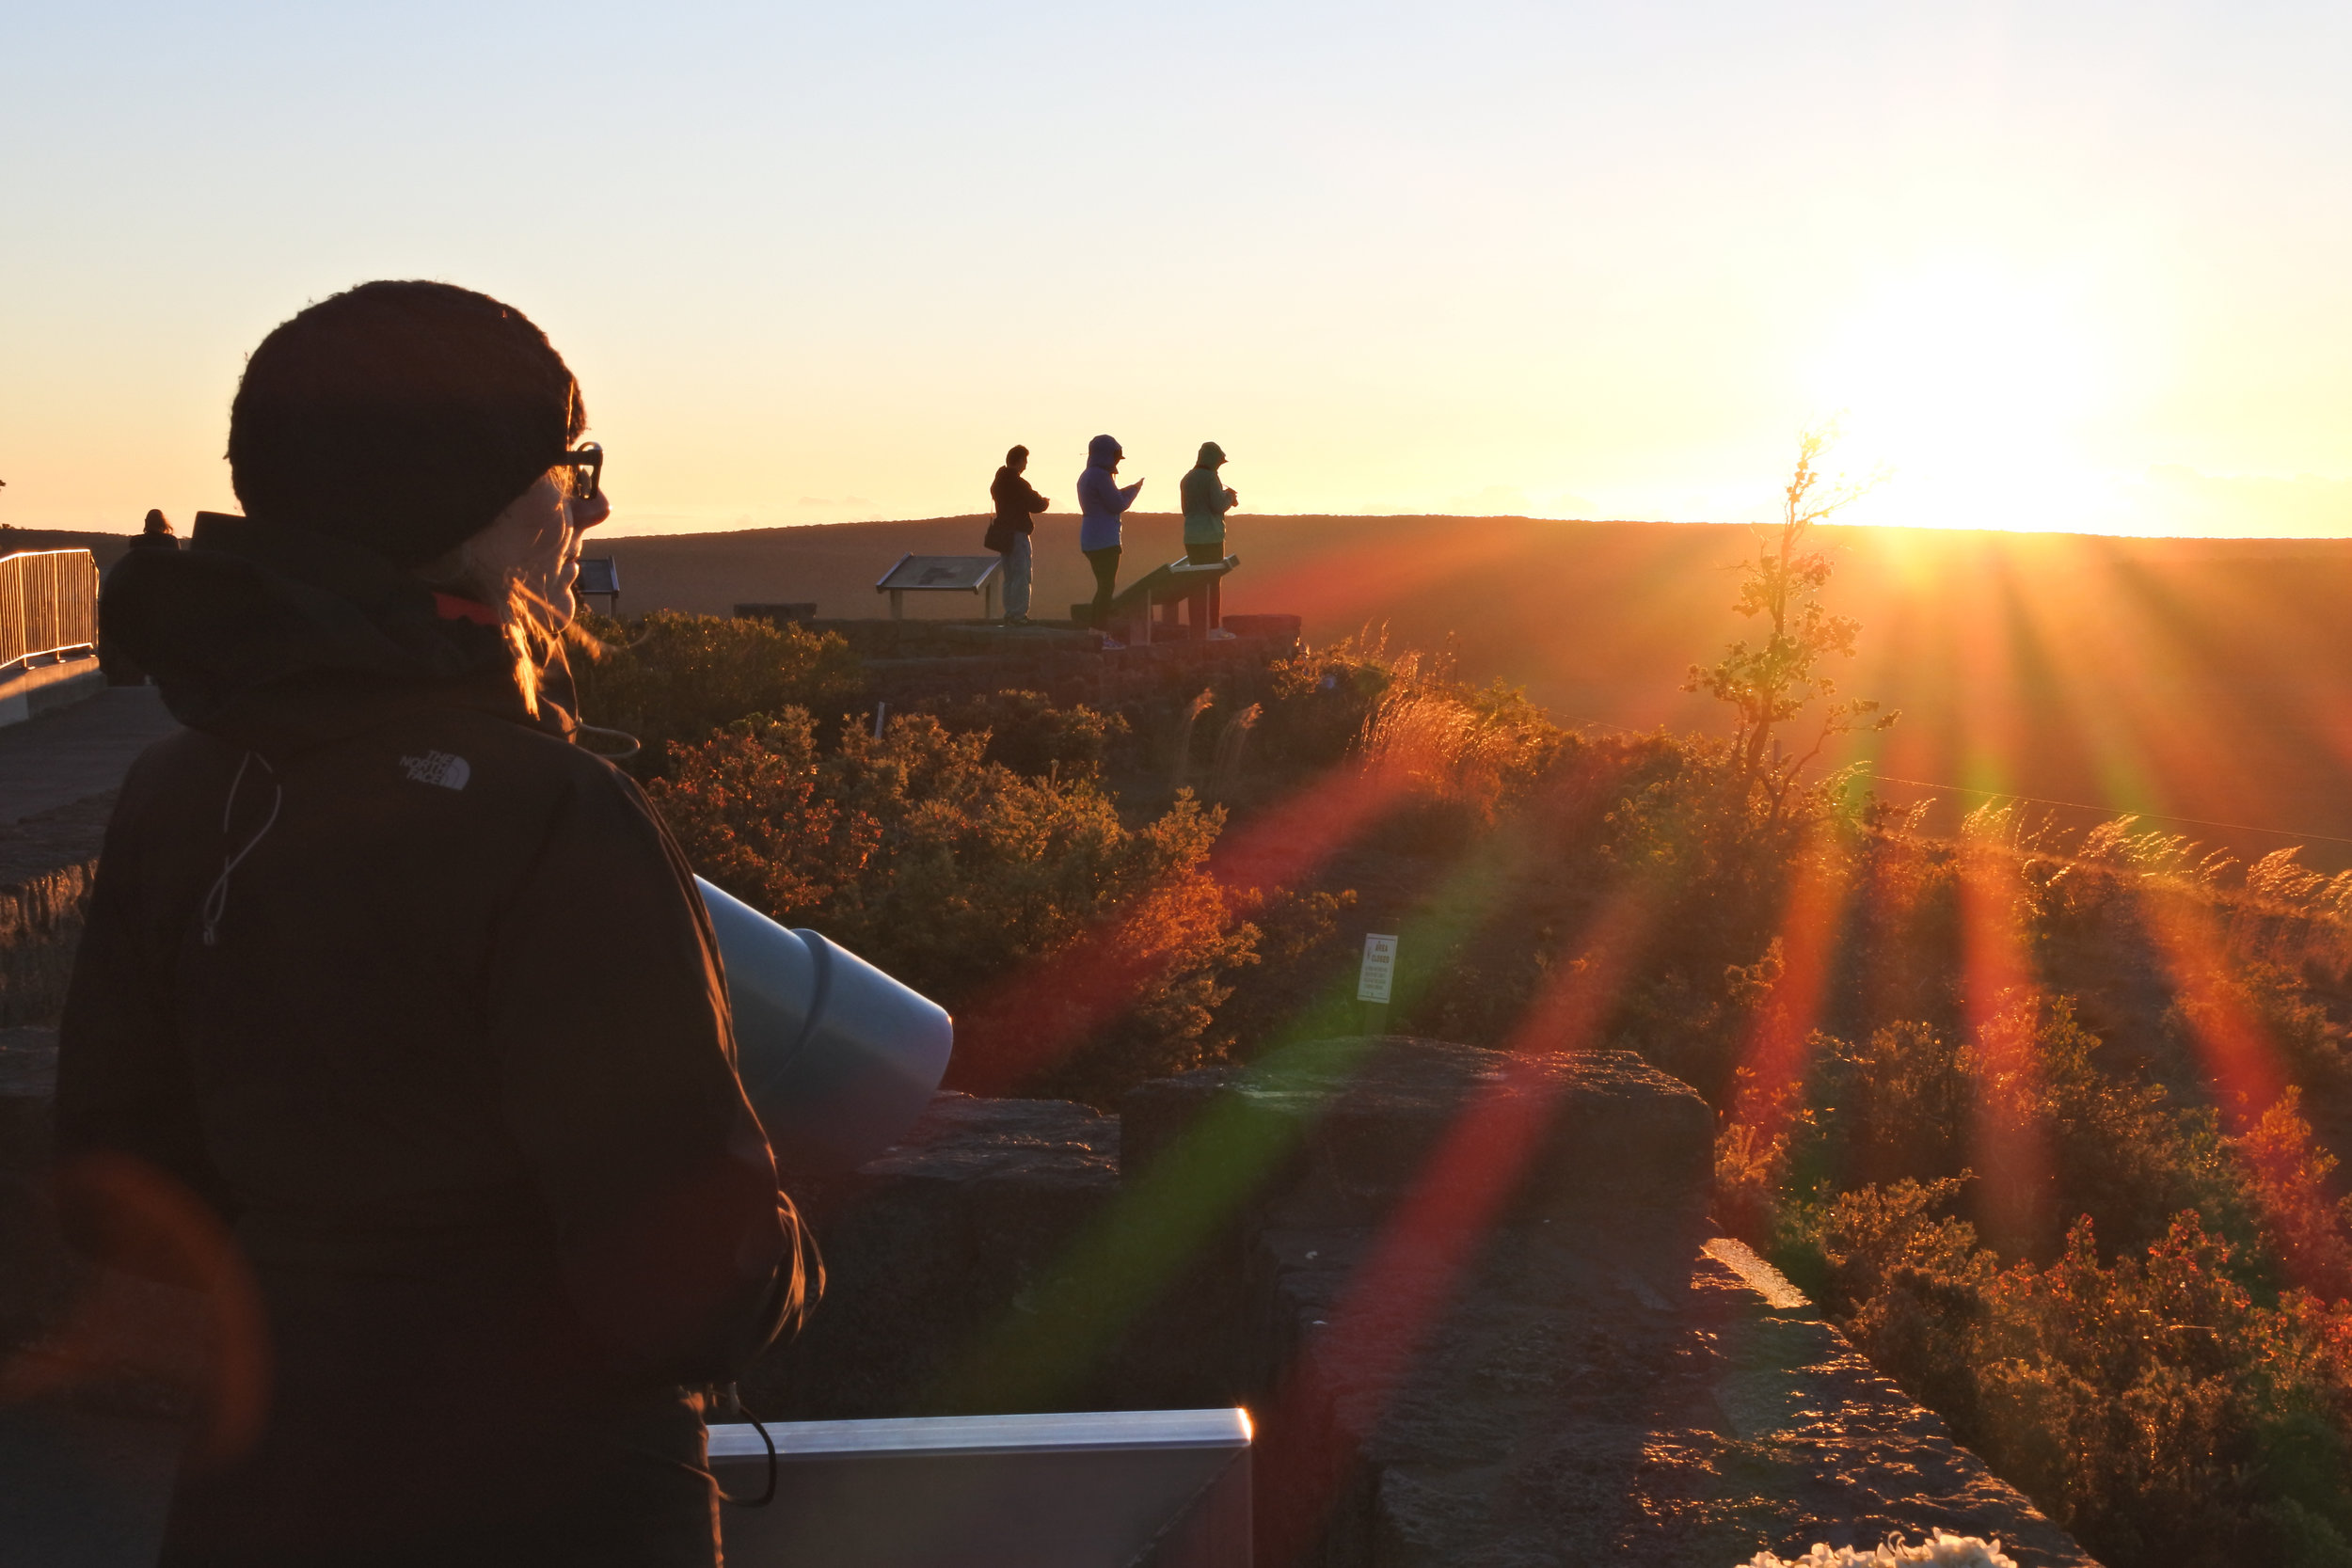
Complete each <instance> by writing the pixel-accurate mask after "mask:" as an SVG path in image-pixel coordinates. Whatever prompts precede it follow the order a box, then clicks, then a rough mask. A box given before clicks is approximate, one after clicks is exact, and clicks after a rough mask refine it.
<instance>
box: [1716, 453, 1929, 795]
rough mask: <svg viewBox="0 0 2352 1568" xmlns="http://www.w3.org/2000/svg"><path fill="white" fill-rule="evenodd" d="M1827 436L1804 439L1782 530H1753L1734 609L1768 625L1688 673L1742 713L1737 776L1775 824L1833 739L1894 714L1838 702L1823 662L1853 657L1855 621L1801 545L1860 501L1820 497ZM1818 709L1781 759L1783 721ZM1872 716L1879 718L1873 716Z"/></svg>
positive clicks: (1818, 557)
mask: <svg viewBox="0 0 2352 1568" xmlns="http://www.w3.org/2000/svg"><path fill="white" fill-rule="evenodd" d="M1829 440H1830V436H1829V435H1828V433H1826V432H1824V431H1819V430H1810V431H1807V432H1805V433H1804V436H1801V437H1800V438H1799V440H1798V445H1797V467H1796V471H1795V473H1794V474H1792V475H1791V476H1790V478H1789V481H1788V487H1787V488H1786V489H1785V490H1784V491H1783V492H1782V507H1781V520H1780V522H1779V524H1778V526H1777V527H1776V528H1773V529H1769V530H1766V529H1759V530H1758V531H1757V534H1758V538H1757V549H1756V555H1755V556H1754V557H1753V558H1752V559H1750V560H1747V561H1744V562H1740V596H1739V597H1738V598H1737V599H1735V600H1733V601H1732V606H1731V608H1732V609H1733V610H1735V611H1737V612H1738V613H1739V614H1740V615H1743V616H1746V617H1747V618H1748V619H1750V620H1756V619H1757V618H1758V617H1761V618H1762V620H1763V621H1764V623H1765V624H1766V625H1767V626H1770V628H1771V629H1770V631H1768V632H1767V633H1766V634H1765V636H1764V639H1763V641H1761V642H1759V643H1757V644H1756V646H1754V647H1751V646H1749V644H1748V643H1747V641H1745V640H1742V641H1738V642H1734V643H1733V644H1732V645H1731V646H1730V647H1729V648H1728V649H1726V650H1725V651H1724V657H1722V658H1720V659H1718V660H1716V662H1715V663H1714V665H1713V666H1712V667H1706V668H1703V667H1701V666H1699V665H1696V664H1693V665H1692V666H1691V673H1690V677H1689V679H1687V680H1686V681H1684V682H1683V689H1684V690H1686V691H1704V692H1706V693H1707V694H1708V695H1709V696H1711V697H1714V698H1716V699H1717V700H1718V701H1720V702H1724V703H1726V704H1728V705H1730V706H1731V709H1732V712H1733V714H1734V715H1735V716H1736V729H1735V732H1734V736H1735V737H1734V740H1733V743H1732V757H1733V770H1732V773H1733V778H1734V779H1735V780H1736V782H1737V784H1739V787H1740V790H1741V791H1742V792H1743V793H1745V792H1748V791H1752V790H1760V791H1761V792H1762V794H1763V795H1764V797H1765V800H1766V801H1767V802H1768V806H1769V810H1770V813H1771V815H1772V816H1774V817H1777V816H1779V815H1780V811H1781V806H1782V802H1783V800H1785V799H1787V797H1788V795H1789V793H1790V791H1791V790H1792V789H1793V788H1794V787H1795V785H1796V783H1797V781H1798V778H1799V777H1800V775H1801V774H1802V773H1803V772H1804V768H1806V767H1808V766H1809V765H1810V764H1811V763H1812V762H1813V760H1814V758H1816V757H1817V756H1819V755H1820V752H1821V748H1822V747H1823V746H1824V745H1825V744H1826V743H1827V742H1828V740H1829V738H1830V737H1831V736H1836V735H1844V734H1848V733H1850V732H1851V731H1854V730H1857V729H1884V728H1885V727H1886V726H1887V725H1889V724H1892V723H1893V722H1894V721H1895V718H1896V716H1895V715H1894V714H1891V713H1888V714H1880V713H1878V704H1877V703H1875V702H1869V701H1864V700H1856V699H1851V698H1849V699H1845V700H1842V701H1841V700H1838V699H1837V697H1836V691H1837V684H1836V681H1834V680H1832V679H1831V678H1830V676H1829V675H1828V674H1827V673H1825V672H1824V668H1823V666H1824V661H1826V660H1827V659H1829V658H1831V657H1844V658H1851V657H1853V649H1854V637H1855V635H1856V634H1857V633H1858V632H1859V631H1860V630H1861V626H1860V624H1859V623H1858V622H1856V621H1854V620H1852V619H1851V617H1848V616H1844V615H1833V614H1831V613H1830V611H1829V608H1828V607H1827V606H1826V605H1824V604H1823V603H1822V602H1821V591H1822V590H1823V589H1825V588H1826V587H1828V586H1829V579H1830V574H1831V573H1832V572H1833V571H1834V570H1835V569H1836V567H1835V564H1834V563H1833V562H1831V560H1830V558H1829V556H1828V555H1827V553H1825V552H1823V551H1820V550H1812V549H1807V548H1805V547H1804V546H1805V542H1806V536H1807V535H1808V534H1810V533H1811V531H1812V530H1813V527H1814V525H1815V524H1817V523H1819V522H1820V521H1821V520H1822V519H1823V518H1825V517H1828V516H1829V515H1832V514H1833V513H1835V512H1836V511H1838V510H1839V509H1840V508H1841V507H1844V506H1847V505H1849V504H1850V503H1851V502H1852V501H1854V500H1856V499H1860V496H1861V494H1862V491H1861V490H1859V489H1841V490H1836V491H1834V492H1832V493H1829V494H1827V495H1820V494H1816V489H1817V486H1819V485H1820V482H1821V475H1820V470H1819V469H1818V468H1816V467H1815V466H1814V465H1815V462H1816V460H1817V459H1819V458H1820V455H1821V453H1822V451H1824V450H1825V449H1826V448H1827V446H1828V445H1829ZM1817 702H1818V703H1821V704H1824V705H1825V706H1824V707H1823V709H1822V715H1823V717H1822V721H1821V727H1820V733H1819V734H1818V735H1817V736H1815V738H1814V740H1813V743H1812V745H1811V746H1810V747H1809V748H1807V749H1806V750H1805V751H1804V752H1801V753H1796V752H1784V750H1783V749H1782V747H1781V746H1780V744H1779V742H1778V741H1777V740H1776V739H1775V738H1774V736H1775V734H1776V732H1777V731H1778V730H1779V729H1780V727H1781V726H1782V725H1784V724H1787V723H1788V722H1790V721H1793V720H1794V719H1796V717H1797V716H1798V715H1799V714H1801V713H1803V712H1804V710H1805V708H1807V707H1808V706H1810V705H1813V704H1815V703H1817ZM1874 715H1875V717H1873V716H1874Z"/></svg>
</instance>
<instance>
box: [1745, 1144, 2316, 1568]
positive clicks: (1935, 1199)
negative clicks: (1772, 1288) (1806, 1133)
mask: <svg viewBox="0 0 2352 1568" xmlns="http://www.w3.org/2000/svg"><path fill="white" fill-rule="evenodd" d="M1952 1196H1953V1191H1952V1186H1951V1184H1949V1183H1938V1184H1934V1185H1930V1186H1921V1185H1919V1184H1916V1183H1912V1182H1908V1181H1906V1182H1900V1183H1898V1184H1896V1185H1895V1186H1893V1187H1891V1188H1885V1189H1881V1188H1876V1187H1867V1188H1862V1189H1858V1190H1856V1191H1854V1192H1851V1193H1847V1194H1843V1195H1840V1196H1838V1197H1837V1198H1836V1200H1835V1201H1834V1202H1832V1203H1829V1204H1827V1205H1825V1206H1822V1207H1821V1208H1820V1209H1819V1210H1816V1211H1813V1212H1809V1213H1808V1214H1806V1215H1805V1216H1804V1222H1803V1226H1802V1229H1803V1231H1804V1237H1803V1242H1802V1243H1801V1244H1798V1245H1795V1246H1789V1247H1788V1248H1786V1251H1787V1252H1788V1253H1790V1254H1793V1255H1794V1256H1793V1257H1792V1261H1796V1262H1798V1264H1799V1266H1800V1267H1803V1266H1804V1262H1805V1260H1806V1254H1807V1252H1808V1251H1809V1253H1810V1258H1811V1259H1812V1260H1813V1261H1814V1263H1815V1266H1814V1267H1813V1269H1812V1271H1811V1276H1812V1279H1813V1282H1814V1284H1815V1286H1816V1288H1817V1289H1819V1290H1820V1291H1821V1292H1822V1296H1823V1299H1824V1301H1825V1302H1826V1303H1827V1304H1828V1305H1829V1306H1830V1307H1831V1309H1832V1311H1833V1312H1834V1313H1835V1314H1836V1316H1837V1317H1838V1319H1839V1321H1840V1323H1842V1324H1843V1325H1844V1326H1845V1327H1846V1329H1847V1331H1848V1332H1849V1333H1850V1334H1851V1336H1852V1338H1854V1340H1855V1342H1856V1344H1857V1345H1859V1346H1860V1347H1861V1348H1862V1349H1863V1350H1864V1351H1865V1352H1866V1353H1867V1354H1869V1356H1870V1357H1871V1359H1872V1360H1873V1361H1874V1362H1876V1363H1877V1364H1878V1365H1879V1366H1880V1367H1881V1368H1882V1369H1883V1370H1886V1371H1887V1372H1889V1373H1890V1374H1891V1375H1892V1376H1894V1377H1895V1378H1896V1380H1897V1381H1898V1382H1899V1383H1901V1384H1902V1385H1903V1386H1904V1387H1905V1388H1906V1389H1908V1390H1910V1391H1911V1392H1913V1393H1914V1394H1915V1395H1916V1396H1917V1397H1919V1398H1921V1399H1922V1400H1923V1401H1925V1402H1928V1403H1930V1404H1931V1405H1933V1406H1934V1407H1935V1408H1936V1409H1938V1410H1940V1411H1942V1412H1943V1413H1944V1415H1945V1416H1946V1417H1947V1418H1948V1419H1950V1420H1951V1422H1952V1423H1953V1426H1954V1429H1955V1434H1956V1435H1957V1436H1959V1438H1960V1439H1961V1440H1962V1441H1963V1442H1964V1443H1967V1444H1968V1445H1969V1446H1971V1447H1972V1448H1975V1449H1978V1450H1979V1452H1981V1453H1983V1454H1984V1455H1985V1457H1986V1458H1987V1460H1988V1461H1990V1462H1991V1463H1992V1465H1994V1468H1995V1469H1997V1470H1998V1471H1999V1472H2000V1473H2001V1474H2003V1475H2004V1476H2007V1477H2008V1478H2010V1480H2012V1481H2016V1482H2017V1483H2018V1484H2019V1485H2020V1486H2022V1487H2024V1488H2025V1490H2026V1492H2027V1493H2028V1494H2029V1495H2030V1496H2031V1497H2033V1498H2034V1499H2035V1500H2036V1501H2037V1502H2039V1503H2040V1504H2041V1505H2042V1507H2043V1508H2045V1509H2046V1510H2048V1511H2049V1512H2050V1513H2052V1514H2053V1515H2054V1516H2055V1517H2056V1518H2057V1519H2058V1522H2059V1523H2061V1524H2063V1525H2065V1526H2066V1527H2067V1528H2069V1529H2071V1530H2073V1531H2074V1533H2075V1535H2076V1536H2077V1537H2079V1538H2080V1539H2081V1540H2082V1542H2083V1544H2085V1545H2086V1546H2088V1547H2089V1548H2090V1550H2091V1551H2093V1552H2094V1553H2097V1554H2098V1555H2099V1556H2101V1557H2102V1558H2105V1559H2106V1560H2109V1561H2114V1562H2125V1563H2132V1562H2145V1563H2154V1562H2164V1563H2184V1564H2205V1563H2213V1564H2221V1563H2234V1562H2243V1561H2249V1560H2256V1561H2276V1562H2291V1563H2301V1564H2312V1565H2317V1564H2323V1563H2334V1562H2339V1561H2342V1560H2344V1558H2345V1555H2346V1544H2345V1543H2346V1541H2347V1539H2352V1487H2348V1486H2347V1477H2352V1470H2347V1466H2346V1461H2347V1460H2348V1459H2352V1443H2348V1442H2347V1434H2352V1307H2346V1306H2345V1305H2344V1304H2342V1303H2339V1304H2337V1305H2336V1306H2334V1307H2323V1306H2321V1305H2320V1303H2319V1302H2318V1301H2317V1300H2316V1299H2315V1298H2313V1297H2312V1296H2309V1295H2305V1294H2296V1295H2292V1296H2289V1297H2288V1298H2286V1299H2284V1300H2282V1301H2281V1302H2280V1304H2279V1305H2277V1306H2275V1307H2266V1306H2264V1305H2263V1304H2262V1303H2261V1302H2260V1301H2259V1300H2258V1299H2257V1298H2256V1296H2255V1295H2254V1294H2253V1293H2252V1292H2251V1291H2249V1290H2248V1289H2247V1288H2246V1287H2245V1286H2244V1285H2243V1284H2242V1283H2240V1282H2239V1280H2238V1278H2237V1277H2236V1275H2237V1272H2238V1271H2237V1270H2235V1269H2234V1268H2233V1249H2232V1247H2231V1246H2230V1244H2229V1243H2227V1242H2224V1241H2222V1240H2221V1239H2219V1238H2217V1237H2216V1236H2213V1235H2212V1234H2210V1233H2209V1232H2208V1231H2206V1230H2205V1229H2204V1228H2203V1227H2202V1226H2201V1224H2200V1223H2199V1221H2198V1219H2197V1217H2196V1215H2195V1214H2193V1213H2184V1214H2182V1215H2179V1216H2178V1217H2176V1218H2175V1219H2174V1220H2173V1221H2172V1223H2171V1224H2170V1225H2169V1227H2167V1229H2166V1231H2165V1232H2164V1234H2162V1235H2161V1236H2159V1237H2157V1238H2156V1239H2155V1240H2154V1241H2153V1242H2152V1243H2149V1244H2148V1245H2147V1246H2146V1247H2145V1248H2144V1249H2139V1250H2137V1251H2128V1250H2127V1251H2125V1252H2124V1253H2123V1254H2122V1255H2121V1256H2119V1257H2116V1258H2113V1259H2110V1260H2102V1259H2101V1257H2100V1255H2099V1250H2098V1248H2097V1246H2096V1245H2095V1243H2094V1241H2093V1237H2094V1234H2095V1231H2094V1227H2092V1225H2091V1222H2090V1221H2089V1220H2088V1219H2086V1220H2083V1221H2081V1222H2080V1223H2078V1224H2077V1225H2075V1226H2074V1228H2073V1230H2072V1231H2071V1232H2070V1233H2069V1235H2068V1237H2067V1239H2066V1243H2065V1246H2064V1248H2063V1249H2062V1250H2061V1252H2060V1254H2059V1255H2058V1258H2056V1259H2054V1260H2053V1261H2052V1262H2051V1263H2050V1264H2049V1266H2048V1267H2046V1268H2041V1269H2037V1268H2034V1267H2032V1266H2030V1265H2021V1266H2018V1267H2015V1268H2011V1269H2009V1270H2006V1271H2003V1270H2001V1269H1999V1268H1998V1267H1997V1265H1996V1264H1995V1262H1994V1258H1993V1255H1992V1254H1991V1253H1990V1252H1988V1251H1986V1250H1984V1249H1982V1248H1980V1247H1978V1246H1977V1245H1975V1237H1974V1233H1973V1231H1972V1230H1971V1228H1970V1227H1968V1226H1967V1225H1966V1224H1964V1223H1963V1222H1961V1221H1958V1220H1954V1219H1951V1218H1948V1217H1938V1216H1937V1215H1936V1214H1935V1212H1934V1211H1935V1210H1936V1209H1937V1208H1938V1207H1939V1206H1940V1205H1942V1204H1944V1203H1947V1202H1948V1201H1949V1200H1950V1198H1951V1197H1952Z"/></svg>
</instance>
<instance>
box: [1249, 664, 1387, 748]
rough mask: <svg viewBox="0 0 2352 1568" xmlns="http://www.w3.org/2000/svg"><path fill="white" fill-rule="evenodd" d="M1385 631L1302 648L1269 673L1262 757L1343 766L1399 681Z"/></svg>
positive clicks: (1260, 734) (1261, 734) (1260, 740)
mask: <svg viewBox="0 0 2352 1568" xmlns="http://www.w3.org/2000/svg"><path fill="white" fill-rule="evenodd" d="M1394 664H1395V656H1393V655H1391V653H1390V652H1389V647H1388V638H1387V634H1386V633H1385V632H1381V633H1375V632H1371V631H1365V632H1362V633H1359V634H1358V635H1357V636H1354V637H1350V638H1347V639H1345V640H1344V641H1340V642H1337V643H1334V644H1332V645H1330V646H1328V647H1324V648H1314V647H1306V646H1302V647H1301V648H1300V649H1299V650H1298V652H1297V653H1296V654H1295V655H1294V656H1293V657H1290V658H1287V659H1284V660H1282V661H1280V662H1279V663H1277V664H1275V665H1274V666H1273V667H1272V668H1271V669H1270V670H1268V671H1267V675H1268V689H1267V694H1266V697H1265V699H1264V703H1263V709H1264V717H1263V719H1262V720H1261V721H1260V722H1259V725H1258V738H1257V741H1256V745H1257V748H1258V750H1259V752H1260V753H1261V754H1262V755H1263V756H1265V757H1266V758H1268V759H1269V760H1270V761H1273V762H1275V763H1277V764H1278V765H1280V766H1283V767H1286V768H1294V769H1314V768H1334V767H1337V766H1339V765H1340V764H1341V763H1342V762H1343V761H1344V760H1346V758H1347V757H1348V756H1349V755H1350V754H1351V753H1352V752H1354V750H1355V748H1356V745H1357V743H1358V741H1359V739H1360V738H1361V736H1362V735H1363V730H1364V721H1366V720H1367V719H1369V718H1370V717H1371V716H1372V710H1373V707H1374V705H1375V704H1376V703H1378V702H1379V700H1380V697H1381V694H1382V693H1383V692H1385V691H1387V690H1388V689H1389V686H1390V683H1391V680H1392V679H1393V678H1394V675H1393V666H1394Z"/></svg>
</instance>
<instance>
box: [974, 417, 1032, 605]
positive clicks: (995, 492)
mask: <svg viewBox="0 0 2352 1568" xmlns="http://www.w3.org/2000/svg"><path fill="white" fill-rule="evenodd" d="M1028 466H1029V449H1028V448H1026V447H1015V448H1013V449H1012V450H1011V451H1009V452H1007V453H1005V466H1004V467H1001V468H999V469H997V470H996V477H995V479H993V481H991V482H990V483H989V486H988V499H990V500H992V501H993V502H995V504H996V515H995V518H994V519H993V521H992V522H990V524H989V525H988V534H987V537H986V538H985V540H984V541H983V543H984V544H985V545H986V546H987V547H988V548H990V549H992V550H994V551H995V552H996V553H997V554H998V555H1000V556H1002V557H1004V561H1005V624H1006V625H1007V626H1027V625H1028V624H1029V574H1030V569H1031V565H1032V562H1033V557H1032V554H1031V551H1030V544H1029V535H1030V534H1031V533H1032V532H1033V531H1036V528H1037V518H1036V514H1038V513H1040V512H1042V511H1044V510H1045V498H1044V497H1043V496H1041V495H1039V494H1038V493H1037V490H1036V488H1035V487H1034V486H1032V485H1031V484H1030V483H1029V482H1028V481H1027V480H1025V479H1024V478H1022V477H1021V475H1022V471H1023V470H1024V469H1025V468H1027V467H1028Z"/></svg>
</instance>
